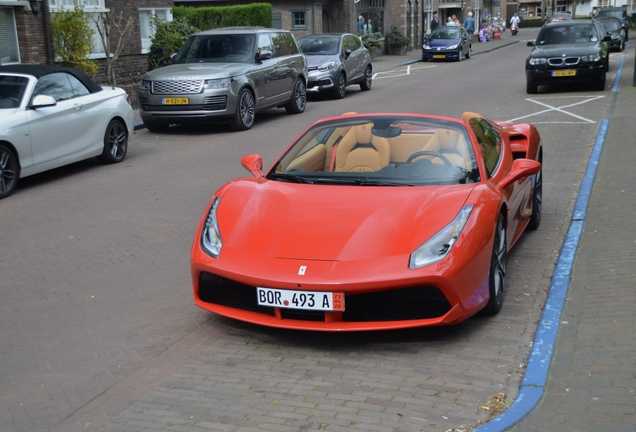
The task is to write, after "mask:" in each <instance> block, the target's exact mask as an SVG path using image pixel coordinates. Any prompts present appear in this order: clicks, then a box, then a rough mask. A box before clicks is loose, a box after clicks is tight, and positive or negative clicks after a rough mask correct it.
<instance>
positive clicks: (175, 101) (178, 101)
mask: <svg viewBox="0 0 636 432" xmlns="http://www.w3.org/2000/svg"><path fill="white" fill-rule="evenodd" d="M161 103H162V104H164V105H187V104H189V103H190V100H189V99H188V98H163V99H161Z"/></svg>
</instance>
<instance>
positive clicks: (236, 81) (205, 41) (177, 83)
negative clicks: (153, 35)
mask: <svg viewBox="0 0 636 432" xmlns="http://www.w3.org/2000/svg"><path fill="white" fill-rule="evenodd" d="M306 86H307V63H306V61H305V56H304V55H303V54H302V52H301V50H300V49H299V48H298V45H297V43H296V40H295V39H294V36H293V35H292V34H291V33H290V32H288V31H285V30H278V29H267V28H263V27H233V28H222V29H215V30H209V31H204V32H200V33H195V34H194V35H192V36H191V37H190V38H189V39H188V40H187V41H186V43H185V45H184V46H183V47H182V48H181V49H180V50H179V52H178V53H177V54H176V56H175V57H174V58H173V64H172V65H170V66H166V67H163V68H160V69H155V70H153V71H150V72H148V73H147V74H146V75H145V76H144V78H143V80H142V82H141V87H140V92H139V104H140V108H141V109H140V114H141V119H142V120H143V122H144V125H145V126H146V128H148V130H150V131H161V130H166V129H167V128H168V127H169V126H170V125H171V124H183V123H206V122H214V123H229V124H230V127H231V128H232V129H234V130H246V129H249V128H251V127H252V125H253V124H254V116H255V114H256V113H257V112H259V111H264V110H266V109H270V108H283V107H284V108H285V110H286V111H287V112H288V113H290V114H298V113H302V112H303V111H305V106H306V104H307V94H306Z"/></svg>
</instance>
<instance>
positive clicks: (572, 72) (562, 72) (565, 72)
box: [552, 69, 576, 77]
mask: <svg viewBox="0 0 636 432" xmlns="http://www.w3.org/2000/svg"><path fill="white" fill-rule="evenodd" d="M575 75H576V71H575V70H571V69H568V70H559V71H552V76H554V77H562V76H575Z"/></svg>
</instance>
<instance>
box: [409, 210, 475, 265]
mask: <svg viewBox="0 0 636 432" xmlns="http://www.w3.org/2000/svg"><path fill="white" fill-rule="evenodd" d="M472 210H473V205H472V204H471V205H467V206H464V207H462V209H461V210H460V211H459V213H458V214H457V216H455V219H453V221H452V222H451V223H449V224H448V225H446V226H445V227H444V228H442V229H441V230H440V231H439V232H438V233H437V234H435V235H434V236H433V237H431V238H430V239H428V240H427V241H426V242H425V243H424V244H423V245H422V246H420V247H418V248H417V249H415V251H414V252H413V253H412V254H411V260H410V262H409V268H410V269H411V270H415V269H418V268H420V267H424V266H427V265H429V264H433V263H436V262H437V261H439V260H441V259H443V258H444V257H445V256H446V255H448V253H449V252H450V250H451V249H452V248H453V245H454V244H455V242H456V241H457V238H458V237H459V235H460V234H461V232H462V230H463V229H464V225H466V221H467V220H468V217H469V216H470V213H471V212H472Z"/></svg>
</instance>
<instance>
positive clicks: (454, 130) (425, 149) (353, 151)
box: [267, 116, 479, 186]
mask: <svg viewBox="0 0 636 432" xmlns="http://www.w3.org/2000/svg"><path fill="white" fill-rule="evenodd" d="M478 177H479V174H478V169H477V162H476V160H475V153H474V151H473V147H472V145H471V141H470V137H469V135H468V132H467V131H466V128H465V127H464V126H463V125H462V124H460V123H455V122H452V121H445V120H442V119H433V118H423V117H416V116H413V117H409V116H357V117H352V118H341V119H338V120H333V121H326V122H321V123H319V124H317V125H314V126H313V127H312V128H310V129H309V130H307V131H306V132H305V133H304V134H303V135H302V136H301V137H300V138H299V139H298V140H297V141H296V142H295V143H294V144H293V145H292V146H291V147H290V148H289V149H288V150H287V151H286V152H285V154H284V155H283V156H282V158H281V159H280V160H279V161H278V162H277V163H276V164H275V165H274V167H273V168H272V170H271V171H270V172H269V173H268V174H267V178H268V179H270V180H276V181H285V182H295V183H307V184H333V185H352V186H419V185H450V184H462V183H472V182H474V181H476V180H477V178H478Z"/></svg>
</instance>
